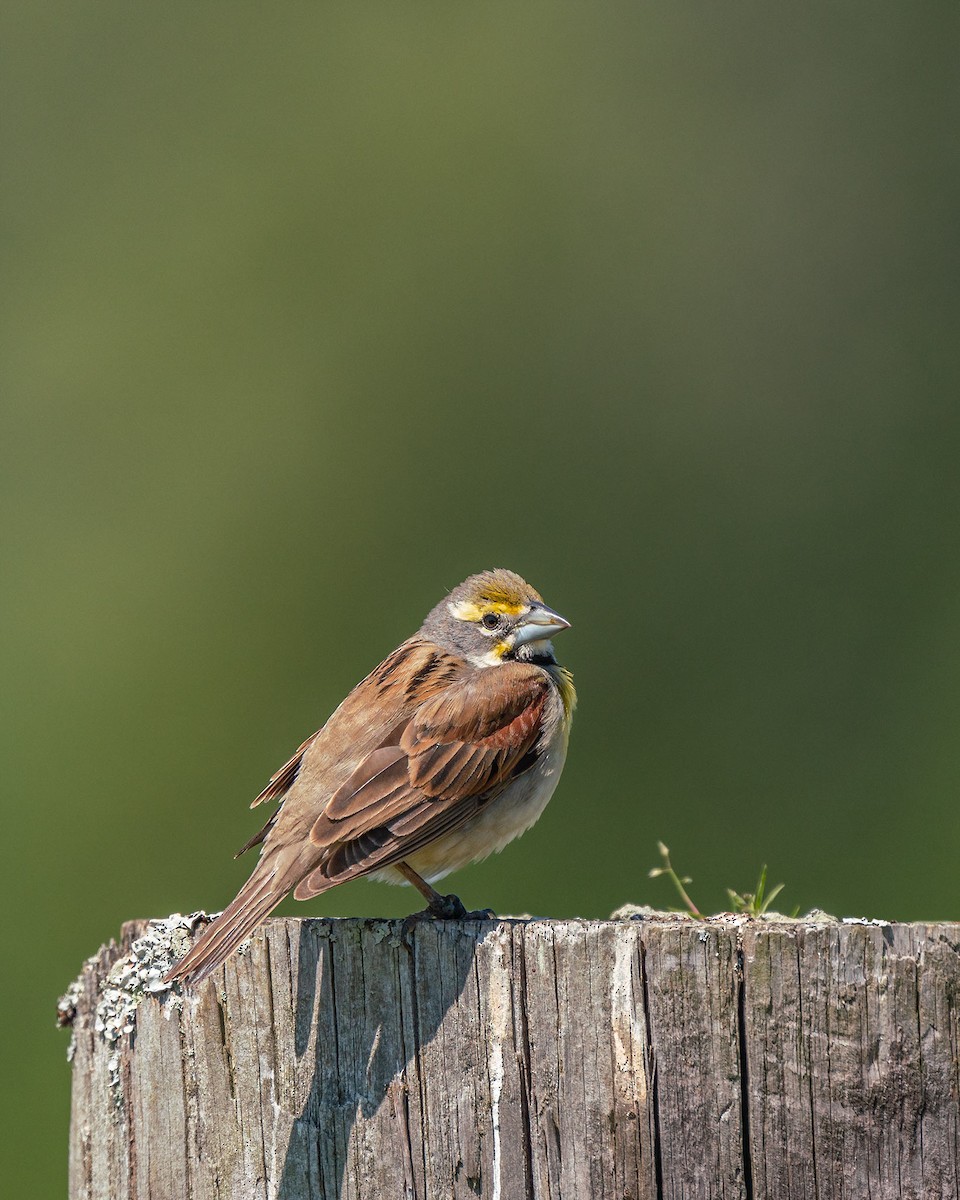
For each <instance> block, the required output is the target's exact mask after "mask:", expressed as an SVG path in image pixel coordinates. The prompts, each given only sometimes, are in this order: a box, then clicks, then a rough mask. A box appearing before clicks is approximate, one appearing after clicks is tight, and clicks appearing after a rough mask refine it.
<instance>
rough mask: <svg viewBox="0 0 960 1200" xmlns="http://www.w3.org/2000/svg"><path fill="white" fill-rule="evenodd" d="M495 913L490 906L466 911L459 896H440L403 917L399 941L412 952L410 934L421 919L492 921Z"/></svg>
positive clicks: (494, 918)
mask: <svg viewBox="0 0 960 1200" xmlns="http://www.w3.org/2000/svg"><path fill="white" fill-rule="evenodd" d="M496 916H497V914H496V913H495V912H494V911H493V909H492V908H479V909H476V910H475V911H473V912H468V910H467V909H465V908H464V907H463V901H462V900H461V899H460V897H459V896H452V895H451V896H440V897H438V899H437V900H435V901H433V902H432V903H430V904H429V905H428V906H427V907H426V908H424V909H421V911H420V912H415V913H411V914H410V916H409V917H404V919H403V924H402V925H401V927H400V941H401V942H402V943H403V945H404V946H405V947H406V949H407V950H408V951H411V953H412V947H411V945H410V934H411V933H412V932H413V929H414V927H415V926H417V925H419V924H420V922H421V921H493V920H496Z"/></svg>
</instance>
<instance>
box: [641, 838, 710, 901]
mask: <svg viewBox="0 0 960 1200" xmlns="http://www.w3.org/2000/svg"><path fill="white" fill-rule="evenodd" d="M657 849H658V850H659V851H660V859H661V861H662V863H663V866H662V867H651V868H650V871H649V878H650V879H656V878H657V876H658V875H666V877H667V878H668V879H669V880H670V882H671V883H672V884H673V886H674V887H675V888H676V889H677V892H678V893H679V895H680V899H681V900H682V901H683V906H684V908H685V909H686V910H687V912H688V913H689V914H690V915H691V917H697V918H699V919H700V920H702V919H703V913H702V912H701V911H700V909H699V908H697V906H696V905H695V904H694V902H693V901H692V900H691V899H690V897H689V895H688V894H687V889H686V888H685V887H684V886H683V885H684V884H685V883H693V880H692V879H691V878H690V876H689V875H684V876H683V878H682V879H681V877H680V876H679V875H678V874H677V873H676V871H675V870H674V869H673V866H672V864H671V862H670V848H669V847H668V846H665V845H664V844H663V842H657Z"/></svg>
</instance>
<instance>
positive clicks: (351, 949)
mask: <svg viewBox="0 0 960 1200" xmlns="http://www.w3.org/2000/svg"><path fill="white" fill-rule="evenodd" d="M141 928H142V925H134V926H130V927H125V933H124V944H123V945H122V946H121V947H119V948H118V947H112V948H110V949H107V950H105V951H102V952H101V955H100V956H99V958H98V959H97V960H96V961H95V962H94V963H93V965H92V966H90V968H89V969H88V970H87V972H86V973H85V976H84V990H83V994H82V996H81V997H80V999H79V1002H78V1005H77V1015H76V1019H75V1021H74V1034H75V1039H76V1055H75V1058H74V1109H73V1121H72V1132H71V1193H70V1194H71V1197H73V1198H74V1200H79V1198H80V1197H83V1198H84V1200H106V1198H107V1197H110V1198H111V1200H130V1198H133V1197H147V1196H149V1197H153V1198H157V1197H160V1198H165V1197H168V1196H169V1197H178V1198H179V1197H188V1198H194V1197H203V1198H208V1197H210V1198H212V1197H228V1196H229V1197H243V1198H244V1200H247V1198H248V1197H249V1198H251V1200H253V1198H257V1200H259V1198H263V1200H307V1198H311V1200H312V1198H314V1197H323V1198H324V1200H333V1198H337V1200H340V1198H346V1197H350V1198H356V1200H365V1198H367V1197H391V1198H392V1197H427V1196H430V1197H433V1196H437V1197H458V1198H459V1197H463V1198H464V1200H471V1198H472V1197H475V1196H478V1195H479V1196H485V1197H487V1196H489V1197H496V1198H497V1200H513V1198H514V1197H517V1198H520V1197H537V1198H539V1197H566V1198H569V1200H581V1198H582V1200H589V1198H592V1197H616V1198H617V1200H624V1198H625V1197H630V1198H635V1200H640V1198H643V1200H648V1198H651V1200H652V1198H657V1200H660V1198H667V1197H670V1198H672V1200H680V1198H681V1197H691V1198H693V1197H696V1198H697V1200H699V1198H700V1197H739V1198H742V1200H755V1198H759V1197H766V1198H769V1200H797V1198H801V1197H802V1198H804V1200H806V1198H813V1197H818V1198H819V1197H825V1198H832V1197H838V1198H839V1197H841V1196H842V1197H847V1198H849V1197H852V1196H866V1195H870V1196H871V1197H873V1198H874V1200H882V1198H885V1197H890V1198H893V1197H897V1198H898V1200H899V1197H917V1198H920V1197H922V1198H923V1200H928V1198H931V1197H944V1198H945V1197H956V1196H957V1195H960V1187H958V1180H960V1139H958V1129H960V1105H958V1095H960V1070H958V1047H960V1019H958V997H960V952H958V946H960V928H958V927H957V926H919V925H905V926H888V925H868V924H866V923H862V924H838V923H837V922H834V921H832V920H831V921H826V922H824V921H815V920H812V919H811V920H807V921H804V920H803V919H801V920H800V921H791V922H773V921H769V922H768V921H762V922H755V921H750V920H747V919H745V918H727V919H722V918H719V919H714V920H710V921H706V922H694V921H691V920H687V919H683V918H679V917H676V916H669V917H664V918H657V919H647V920H643V921H639V920H618V921H606V922H586V921H493V922H483V923H463V924H457V923H446V924H423V925H419V926H417V927H416V928H415V929H414V931H413V933H412V935H411V938H410V944H409V947H408V946H407V945H405V944H404V943H403V942H402V941H401V939H400V924H399V923H398V922H385V921H360V920H344V921H321V920H303V921H297V920H274V921H271V922H269V923H268V924H267V926H266V927H265V929H264V931H263V932H262V933H260V934H258V935H257V937H255V938H254V940H253V942H252V943H251V946H250V949H249V950H248V951H247V953H246V954H244V955H241V956H237V957H235V958H234V959H233V960H231V961H230V962H229V963H228V964H227V965H226V967H225V968H224V969H223V970H222V971H221V972H220V973H219V974H218V975H216V976H214V977H212V978H211V980H210V981H208V982H207V984H205V985H204V986H202V987H201V988H200V989H199V991H198V993H197V995H196V996H195V997H194V998H188V999H187V1000H186V1001H185V1003H184V1005H183V1007H182V1010H181V1009H180V1008H179V1007H178V1002H177V1001H176V999H175V998H170V997H167V998H162V999H161V1000H157V999H155V998H151V997H147V998H145V999H144V1000H143V1001H142V1003H140V1005H139V1008H138V1009H137V1012H136V1018H135V1029H134V1031H133V1032H132V1033H131V1034H126V1035H124V1036H123V1037H121V1038H120V1040H119V1041H118V1042H116V1043H114V1044H112V1045H110V1044H107V1043H105V1042H104V1040H103V1038H102V1037H101V1035H100V1033H98V1031H97V1029H96V1005H97V1002H98V996H99V995H100V989H101V985H102V981H103V979H104V976H105V975H106V973H107V971H108V969H109V967H110V964H111V962H113V961H114V960H116V959H117V958H118V956H119V955H120V954H121V951H122V950H123V949H124V948H126V946H128V945H129V943H130V942H131V940H132V939H133V937H134V936H135V935H136V933H137V932H139V930H140V929H141ZM101 1002H102V1001H101Z"/></svg>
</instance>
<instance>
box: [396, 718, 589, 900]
mask: <svg viewBox="0 0 960 1200" xmlns="http://www.w3.org/2000/svg"><path fill="white" fill-rule="evenodd" d="M566 756H567V739H566V737H565V736H563V734H562V733H558V735H557V736H555V737H554V738H553V739H552V745H551V746H550V747H549V749H547V750H546V751H545V752H544V753H543V754H542V755H541V757H540V758H539V759H538V760H537V762H536V763H535V764H534V766H532V767H531V768H530V770H529V771H525V772H524V773H523V774H522V775H521V776H520V777H519V778H518V779H516V780H514V782H513V783H511V784H510V785H509V786H508V787H506V788H505V789H504V790H503V792H501V794H500V795H499V796H498V797H497V798H496V799H495V800H491V801H490V803H489V805H488V806H487V807H486V808H484V809H482V810H481V811H480V812H479V813H478V814H477V815H476V816H475V817H472V818H471V819H470V820H468V821H465V822H464V824H463V825H458V826H457V828H456V829H452V830H450V832H449V833H445V834H443V835H442V836H441V837H439V838H437V840H436V841H435V842H431V843H430V845H429V846H424V848H423V849H422V850H418V851H416V853H414V854H411V855H410V856H409V858H407V859H406V862H407V863H409V865H410V866H411V867H412V868H413V869H414V870H415V871H416V872H417V874H418V875H421V876H422V877H423V878H424V879H426V880H427V881H428V882H429V883H434V882H436V880H438V879H442V878H443V877H444V875H449V874H450V872H451V871H459V870H460V868H461V867H465V866H467V865H468V864H469V863H472V862H479V860H480V859H482V858H486V857H487V855H488V854H494V853H498V852H499V851H500V850H502V849H503V848H504V846H506V845H507V843H508V842H512V841H513V839H514V838H516V837H519V836H520V834H521V833H524V832H525V831H526V830H528V829H529V828H530V826H531V825H532V824H533V823H534V822H535V821H536V820H537V818H538V817H539V816H540V814H541V813H542V812H543V810H544V809H545V808H546V806H547V802H548V801H549V799H550V797H551V796H552V795H553V792H554V789H555V788H556V786H557V781H558V780H559V778H560V772H561V771H562V770H563V763H564V759H565V758H566ZM372 876H373V878H374V879H380V880H382V881H383V882H384V883H406V882H407V881H406V880H405V879H404V877H403V876H402V875H401V874H400V873H399V872H398V871H397V870H396V869H395V868H394V867H386V868H385V869H384V870H382V871H375V872H373V873H372Z"/></svg>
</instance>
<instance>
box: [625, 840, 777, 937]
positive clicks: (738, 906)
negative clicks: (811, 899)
mask: <svg viewBox="0 0 960 1200" xmlns="http://www.w3.org/2000/svg"><path fill="white" fill-rule="evenodd" d="M657 850H658V851H659V852H660V862H661V864H662V865H661V866H659V867H652V868H651V869H650V871H649V872H648V875H649V877H650V878H651V879H656V878H657V877H658V876H659V875H665V876H666V877H667V879H669V880H670V882H671V883H672V884H673V886H674V887H675V888H676V889H677V893H678V895H679V896H680V899H681V900H682V901H683V907H684V909H686V911H687V912H688V913H689V914H690V915H691V917H696V918H697V919H698V920H700V921H702V920H703V919H704V918H703V913H702V912H701V911H700V909H699V908H697V906H696V905H695V904H694V902H693V901H692V900H691V898H690V894H689V892H688V891H687V889H686V887H685V886H684V885H685V884H688V883H693V880H692V879H691V878H690V876H689V875H678V874H677V872H676V871H675V870H674V869H673V864H672V863H671V862H670V849H669V847H667V846H665V845H664V843H663V842H657ZM784 886H785V885H784V884H782V883H778V884H777V885H776V887H772V888H771V889H770V891H769V892H768V891H767V864H766V863H764V864H763V866H762V867H761V868H760V878H759V879H758V880H757V887H756V891H753V892H735V891H734V890H733V888H727V889H726V891H727V895H728V896H729V898H730V903H731V904H732V905H733V911H734V912H738V913H743V914H744V915H745V916H748V917H763V916H765V915H766V914H767V913H768V912H769V911H770V906H771V905H772V904H773V902H774V900H776V898H777V897H778V896H779V895H780V893H781V892H782V891H783V889H784ZM799 911H800V910H799V908H795V909H794V910H793V912H792V913H791V914H790V915H791V916H793V917H795V916H796V915H797V913H798V912H799Z"/></svg>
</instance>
